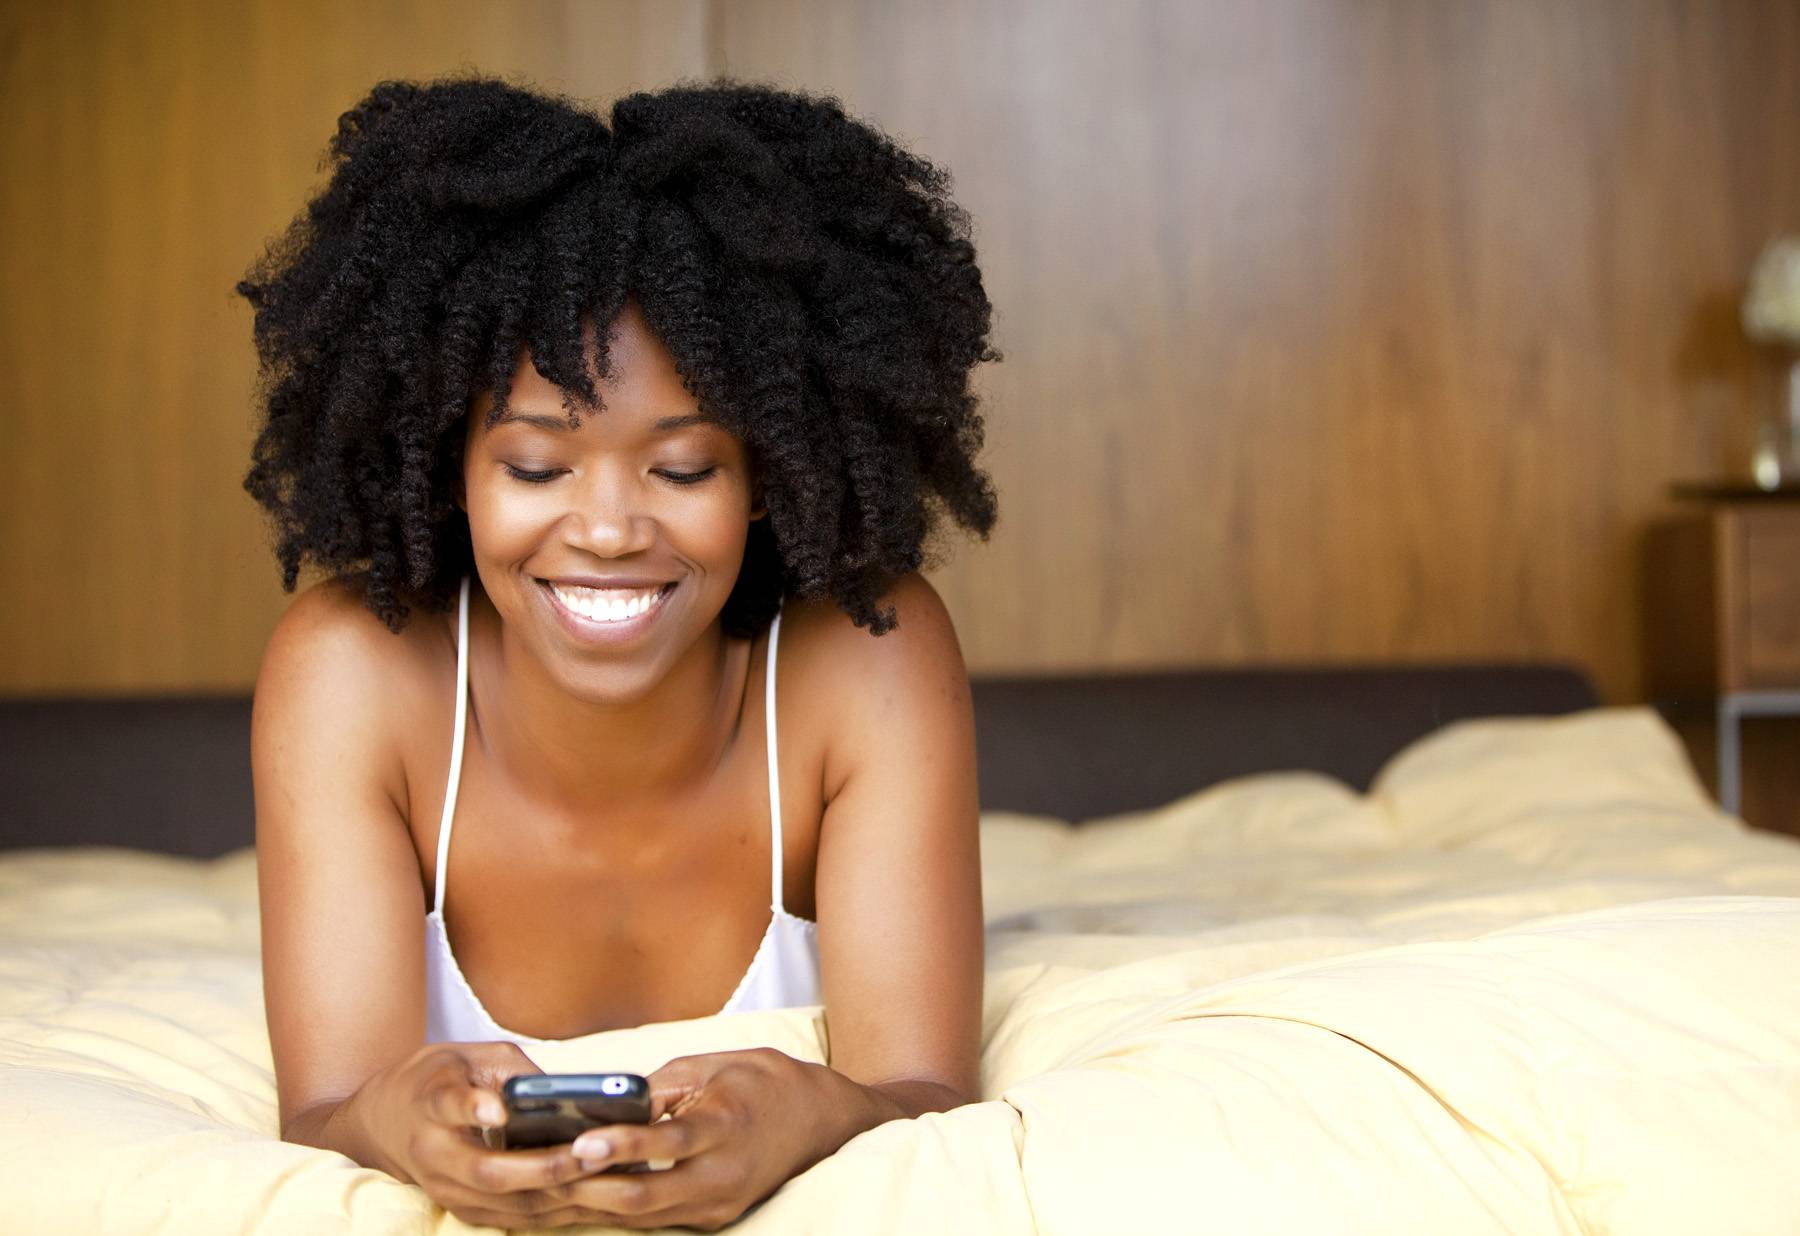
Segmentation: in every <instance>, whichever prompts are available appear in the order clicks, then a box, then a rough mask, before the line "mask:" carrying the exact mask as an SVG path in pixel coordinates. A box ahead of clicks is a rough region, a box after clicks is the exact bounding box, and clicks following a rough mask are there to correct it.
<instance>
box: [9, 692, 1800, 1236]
mask: <svg viewBox="0 0 1800 1236" xmlns="http://www.w3.org/2000/svg"><path fill="white" fill-rule="evenodd" d="M983 848H984V868H985V871H986V895H987V900H988V911H989V917H990V924H991V926H990V932H989V944H988V947H989V967H988V989H987V1000H986V1010H985V1029H984V1042H983V1051H982V1065H983V1079H982V1094H983V1098H984V1101H982V1102H979V1103H975V1104H972V1105H970V1106H967V1107H963V1108H960V1109H958V1110H956V1111H953V1112H948V1113H941V1114H934V1115H929V1116H926V1117H923V1118H921V1119H919V1120H913V1121H896V1122H893V1123H890V1124H887V1125H884V1126H881V1127H879V1128H877V1129H873V1130H871V1131H869V1132H868V1133H866V1134H864V1135H863V1136H861V1137H858V1138H856V1139H854V1140H852V1141H851V1142H850V1143H848V1144H847V1145H846V1146H845V1147H844V1148H843V1149H842V1150H841V1151H839V1153H837V1154H836V1155H834V1156H832V1157H831V1158H829V1159H827V1160H825V1161H824V1162H822V1163H820V1164H819V1165H817V1166H816V1167H814V1168H813V1169H812V1170H811V1171H809V1172H807V1173H805V1174H804V1175H802V1176H800V1177H797V1178H796V1179H795V1180H793V1181H791V1182H790V1183H789V1184H788V1185H787V1186H785V1187H784V1188H783V1189H782V1190H781V1191H780V1192H778V1193H777V1194H776V1195H775V1196H774V1197H772V1198H771V1199H769V1200H768V1201H767V1202H765V1203H763V1204H762V1205H761V1206H760V1207H758V1208H757V1209H755V1210H753V1211H752V1212H751V1213H750V1214H749V1215H748V1216H746V1217H745V1219H743V1220H742V1221H741V1222H740V1224H739V1225H738V1226H737V1227H736V1228H735V1229H733V1230H736V1231H741V1232H744V1233H747V1234H761V1233H810V1232H820V1233H839V1232H842V1233H889V1232H892V1233H911V1232H926V1233H932V1234H933V1236H941V1234H944V1233H956V1232H972V1233H1024V1232H1033V1231H1036V1232H1044V1233H1059V1234H1060V1233H1140V1232H1142V1233H1151V1232H1196V1233H1201V1232H1220V1233H1231V1234H1233V1236H1243V1234H1245V1233H1260V1232H1279V1233H1365V1232H1366V1233H1371V1234H1376V1233H1379V1234H1380V1236H1392V1234H1394V1233H1408V1232H1420V1233H1432V1234H1433V1236H1444V1234H1452V1233H1454V1234H1463V1236H1474V1234H1478V1233H1488V1232H1532V1233H1561V1232H1591V1233H1620V1234H1625V1233H1632V1234H1638V1233H1644V1234H1648V1233H1672V1234H1673V1233H1679V1234H1681V1236H1690V1234H1692V1233H1696V1232H1707V1233H1770V1234H1776V1233H1780V1234H1784V1236H1792V1234H1793V1233H1796V1232H1800V1173H1797V1172H1796V1171H1795V1170H1794V1168H1795V1165H1796V1162H1797V1161H1800V981H1796V980H1797V978H1800V843H1797V842H1795V841H1794V840H1791V839H1788V838H1784V837H1778V836H1775V835H1773V834H1767V833H1759V832H1752V831H1750V830H1747V829H1746V828H1744V827H1743V826H1742V825H1741V824H1740V823H1738V822H1737V821H1736V820H1733V819H1731V818H1730V817H1727V816H1724V815H1722V814H1721V813H1719V812H1718V811H1717V810H1716V809H1715V808H1714V807H1712V806H1711V805H1710V803H1709V801H1708V800H1707V798H1706V796H1705V794H1704V792H1703V790H1702V789H1701V787H1700V786H1699V784H1698V783H1697V782H1696V780H1695V779H1694V777H1693V774H1692V773H1691V771H1690V770H1689V768H1688V765H1687V763H1686V760H1685V758H1684V756H1683V753H1682V751H1681V749H1680V747H1679V744H1678V742H1677V740H1676V739H1675V737H1674V736H1673V734H1672V733H1670V732H1669V730H1668V729H1667V728H1666V727H1665V726H1664V724H1663V723H1662V722H1661V720H1660V719H1659V718H1658V717H1657V716H1656V714H1655V713H1654V712H1652V711H1650V710H1648V709H1596V710H1593V711H1590V712H1586V713H1580V714H1576V715H1574V716H1571V717H1566V718H1560V719H1553V720H1543V719H1487V720H1481V721H1474V722H1463V723H1461V724H1458V725H1454V726H1451V727H1448V728H1446V729H1444V730H1440V731H1439V732H1437V733H1436V734H1433V735H1431V736H1429V737H1427V738H1425V739H1422V740H1421V741H1419V742H1418V743H1415V744H1414V745H1413V746H1411V747H1410V748H1408V749H1407V750H1406V751H1404V752H1402V753H1401V754H1400V755H1399V756H1397V757H1396V758H1395V759H1394V760H1393V761H1391V762H1390V763H1389V765H1388V766H1387V768H1386V769H1384V770H1383V773H1382V775H1381V777H1380V778H1379V779H1378V781H1377V782H1376V784H1375V786H1374V787H1373V789H1372V791H1371V793H1370V794H1369V795H1367V796H1366V797H1364V796H1359V795H1356V794H1354V793H1352V792H1351V791H1349V790H1348V789H1346V788H1345V787H1343V786H1342V785H1340V784H1338V783H1336V782H1333V781H1331V780H1329V779H1327V778H1324V777H1321V776H1317V775H1313V774H1299V773H1291V774H1276V775H1265V776H1259V777H1252V778H1246V779H1242V780H1238V781H1234V782H1230V783H1227V784H1224V785H1220V786H1215V787H1213V788H1211V789H1209V790H1206V791H1204V792H1202V793H1199V794H1196V795H1194V796H1192V797H1190V798H1188V799H1185V800H1183V801H1181V802H1177V803H1175V804H1172V805H1170V806H1169V807H1167V808H1165V809H1162V810H1159V811H1154V812H1147V813H1143V814H1139V815H1134V816H1126V817H1119V818H1116V819H1112V820H1107V821H1102V822H1094V823H1089V824H1087V825H1084V826H1083V827H1082V828H1080V829H1079V830H1075V829H1071V828H1069V827H1068V826H1067V825H1064V824H1062V823H1059V822H1056V821H1050V820H1042V819H1032V818H1024V817H1019V816H1011V815H1003V814H990V815H989V816H987V817H985V818H984V820H983ZM259 1001H260V995H259V981H258V972H257V962H256V893H255V877H254V867H253V857H252V855H251V854H250V853H249V852H247V851H246V852H242V853H238V854H234V855H230V856H227V857H226V858H223V859H220V860H218V861H216V862H211V863H203V862H194V861H187V860H179V859H171V858H166V857H158V856H153V855H148V854H142V853H136V852H129V851H88V852H79V851H59V850H41V851H33V852H26V853H20V854H15V855H11V856H7V857H4V858H0V1215H3V1217H4V1221H3V1222H0V1230H4V1231H6V1232H30V1233H36V1232H71V1233H84V1234H85V1233H98V1232H139V1231H158V1232H163V1231H166V1232H170V1233H181V1234H183V1236H187V1234H199V1233H211V1232H240V1231H255V1232H262V1233H294V1234H301V1233H305V1234H308V1236H311V1234H314V1233H328V1232H338V1231H350V1230H354V1231H357V1232H382V1233H389V1232H392V1233H416V1232H453V1231H462V1230H465V1229H464V1227H463V1225H462V1224H460V1223H458V1222H457V1221H456V1220H454V1219H452V1218H450V1217H448V1216H446V1215H445V1214H444V1213H443V1212H441V1211H438V1210H436V1209H435V1208H433V1207H432V1206H431V1205H430V1204H429V1203H428V1202H427V1201H426V1199H425V1197H424V1195H423V1194H422V1193H421V1192H420V1191H419V1190H417V1189H414V1188H411V1187H408V1186H404V1185H401V1184H399V1183H398V1182H396V1181H393V1180H392V1179H390V1178H388V1177H386V1176H384V1175H382V1174H381V1173H378V1172H373V1171H368V1170H365V1169H362V1168H359V1167H357V1166H356V1165H355V1164H353V1163H351V1162H350V1161H349V1160H347V1159H345V1158H343V1157H341V1156H339V1155H336V1154H332V1153H328V1152H324V1151H318V1150H312V1149H308V1148H304V1147H299V1146H290V1145H286V1144H284V1143H282V1142H280V1141H278V1140H277V1139H276V1137H275V1131H276V1118H275V1093H274V1085H273V1080H272V1076H271V1072H270V1061H269V1050H268V1043H267V1038H266V1035H265V1033H264V1030H263V1024H262V1014H261V1006H260V1002H259ZM824 1042H825V1037H824V1025H823V1020H822V1017H821V1016H820V1015H819V1012H818V1010H816V1009H800V1010H786V1011H781V1012H772V1013H750V1014H739V1015H735V1016H731V1017H720V1018H706V1019H702V1020H698V1021H691V1022H681V1023H673V1024H668V1025H660V1026H648V1027H642V1028H639V1029H635V1030H629V1031H618V1032H612V1033H607V1034H600V1035H594V1036H590V1037H589V1038H587V1039H584V1040H579V1041H577V1042H574V1043H570V1044H566V1045H563V1046H562V1047H561V1048H560V1050H557V1051H555V1052H553V1053H552V1052H548V1051H546V1052H545V1053H543V1054H542V1055H541V1056H540V1057H539V1058H538V1063H539V1064H541V1065H542V1066H543V1067H545V1068H547V1069H552V1070H556V1069H580V1068H625V1069H637V1070H648V1069H651V1068H654V1067H655V1066H656V1065H658V1064H659V1063H661V1062H662V1061H664V1060H665V1059H667V1058H669V1057H671V1056H674V1055H680V1054H685V1053H688V1052H696V1051H706V1050H718V1049H723V1048H728V1047H738V1046H747V1045H752V1044H768V1045H772V1046H776V1047H780V1048H782V1049H783V1050H786V1051H788V1052H790V1053H792V1054H794V1055H796V1056H801V1057H805V1058H808V1059H814V1060H817V1059H822V1058H823V1045H824Z"/></svg>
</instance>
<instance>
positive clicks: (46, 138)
mask: <svg viewBox="0 0 1800 1236" xmlns="http://www.w3.org/2000/svg"><path fill="white" fill-rule="evenodd" d="M0 23H3V25H0V32H3V34H4V39H3V41H0V56H4V62H3V63H0V106H3V107H4V109H5V111H4V114H5V116H6V118H7V123H6V124H5V125H0V167H3V168H4V174H3V175H0V260H3V261H4V269H5V270H6V272H7V277H6V286H5V289H4V292H3V294H0V315H3V316H0V362H3V363H4V370H5V373H6V374H7V376H8V379H9V381H8V383H7V390H8V394H9V396H10V397H9V399H8V404H9V406H8V408H7V409H6V411H5V413H4V420H3V422H0V423H3V424H4V426H5V430H4V436H3V438H0V441H4V442H5V455H6V459H7V461H8V462H7V465H6V469H5V472H6V477H7V482H6V484H4V485H0V580H4V581H5V582H4V585H3V586H4V588H5V595H6V604H5V605H4V606H0V689H3V690H43V689H76V690H99V689H154V688H191V687H215V688H238V687H243V686H245V685H247V684H248V683H249V682H250V681H251V680H252V678H253V676H254V673H255V667H256V662H257V658H258V656H259V654H260V652H261V648H262V643H263V640H264V638H265V637H266V634H267V631H268V629H269V627H270V626H271V625H272V623H273V622H274V620H275V617H276V616H277V615H278V613H279V612H280V610H281V608H282V606H283V605H284V604H285V601H286V598H285V597H284V596H283V595H282V594H281V593H280V591H279V589H278V587H277V586H276V582H275V581H276V572H275V568H274V565H273V559H272V557H270V556H269V555H268V553H267V550H266V548H265V545H264V541H263V534H262V529H261V527H260V524H259V523H258V520H257V515H256V512H255V508H254V507H253V505H252V504H251V503H250V501H249V499H248V498H247V497H245V496H244V495H243V494H242V492H241V490H240V489H239V488H238V484H239V481H240V479H241V476H242V473H243V469H244V466H245V464H246V458H247V451H248V446H249V442H250V438H251V421H250V393H251V382H252V377H253V373H254V359H253V353H252V350H251V346H250V329H249V311H248V308H247V306H244V305H243V304H241V302H238V301H236V300H235V298H234V297H232V296H231V294H230V288H231V285H232V282H233V280H235V279H236V278H237V277H238V276H239V275H240V274H241V273H242V271H243V269H244V267H245V266H246V265H247V264H248V262H249V260H250V259H251V257H252V256H253V255H254V253H255V252H256V250H257V248H258V247H259V246H260V244H261V243H262V241H263V239H264V238H266V237H268V236H269V235H272V234H273V233H274V232H275V231H277V230H278V229H279V228H280V227H281V225H282V224H283V223H285V221H286V220H287V218H288V217H290V216H291V214H292V213H293V211H294V210H295V209H297V207H298V205H299V204H300V202H301V201H302V199H303V197H304V194H305V191H306V190H307V188H308V187H309V186H310V185H311V184H312V183H313V179H312V178H313V175H314V167H315V164H316V160H317V158H318V156H319V153H320V152H321V150H322V148H323V144H324V141H325V139H326V137H327V136H328V134H329V133H330V131H331V129H332V127H333V124H334V121H335V117H336V115H337V114H338V113H339V112H340V111H342V110H343V109H344V108H345V107H347V106H349V105H350V103H352V102H353V101H354V100H355V99H356V98H357V97H358V96H359V95H360V93H361V92H362V91H363V90H364V89H366V88H367V86H368V85H369V84H370V83H372V82H373V81H374V80H376V79H377V78H378V77H382V76H413V75H424V74H429V73H432V72H437V71H441V70H444V69H450V68H455V67H459V66H461V65H465V64H468V65H474V66H476V67H480V68H483V69H487V70H490V71H496V72H517V73H519V74H522V75H524V76H525V77H527V78H530V79H534V80H539V81H541V82H543V83H544V84H546V85H550V86H553V87H555V88H559V89H566V90H569V91H570V92H572V93H576V94H580V95H584V96H587V97H592V98H594V99H596V100H597V101H598V100H604V99H607V98H610V97H611V96H613V95H615V94H617V93H619V92H622V91H624V90H627V89H633V88H637V87H639V86H645V85H655V84H658V83H659V82H663V81H668V80H672V79H673V78H675V77H677V76H681V75H685V74H692V73H699V72H709V71H726V72H731V73H734V74H738V75H741V76H747V77H753V78H768V79H775V80H779V81H783V82H785V83H787V84H790V85H796V86H801V87H806V88H811V89H818V90H825V91H830V92H833V93H836V94H838V95H839V96H840V97H841V98H842V99H843V100H844V101H845V103H846V104H847V105H848V106H849V107H850V108H851V110H852V111H854V112H856V113H858V114H861V115H864V116H867V117H869V118H870V119H872V120H874V121H875V122H876V123H878V124H880V125H882V126H883V127H885V128H887V129H888V130H889V131H890V132H892V133H894V134H895V135H896V136H897V137H899V138H901V139H902V140H903V141H905V142H907V143H908V144H910V145H912V146H913V147H914V148H916V149H918V150H919V151H920V152H921V153H924V154H926V155H927V156H928V157H931V158H933V159H934V160H936V161H938V162H939V163H941V164H942V165H944V166H946V167H948V168H949V169H950V170H951V171H952V173H953V175H954V177H955V183H956V186H957V195H958V197H959V199H960V200H961V201H962V202H963V203H964V204H965V205H966V206H967V207H968V208H969V209H970V210H971V212H972V213H973V215H974V217H975V220H976V229H977V230H976V241H977V245H978V248H979V252H980V255H981V259H982V263H983V269H984V272H985V273H986V277H987V280H988V286H989V291H990V294H991V295H992V297H993V299H994V301H995V303H996V305H997V318H996V321H997V328H996V342H997V343H998V345H999V346H1000V348H1001V349H1002V351H1003V352H1005V354H1006V357H1007V359H1006V360H1005V361H1004V363H1002V364H1000V365H998V366H989V367H986V368H984V370H983V371H982V376H981V385H982V389H983V390H984V392H985V394H986V396H987V400H988V415H989V429H990V436H989V442H990V454H989V458H988V462H989V465H990V467H991V469H992V471H993V473H994V476H995V478H996V481H997V484H998V487H999V490H1000V494H1001V504H1002V505H1001V525H1000V527H999V528H998V529H997V530H996V533H995V535H994V537H993V539H992V540H991V542H989V543H988V544H986V545H983V546H974V547H969V548H966V549H964V550H963V551H962V552H961V553H960V554H959V555H958V556H957V557H956V558H955V559H954V560H953V561H952V562H951V563H950V564H949V565H948V566H947V567H946V568H945V569H943V570H942V571H941V572H939V573H938V576H937V578H938V581H939V584H940V587H941V588H942V589H943V590H944V592H945V593H946V595H947V597H948V598H949V599H950V602H951V605H952V608H953V610H954V612H955V614H956V617H957V620H958V625H959V630H960V631H961V633H962V637H963V642H964V647H965V650H966V651H967V653H968V656H969V659H970V662H971V664H972V665H973V666H975V667H976V668H978V669H1032V668H1051V667H1055V668H1070V667H1090V666H1125V665H1151V664H1155V665H1171V664H1191V663H1208V664H1217V663H1230V662H1284V661H1308V662H1314V661H1325V660H1355V661H1367V660H1421V659H1437V658H1451V657H1457V658H1460V657H1493V658H1500V659H1510V658H1539V657H1557V658H1567V659H1571V660H1574V661H1577V662H1579V663H1581V664H1582V665H1584V666H1585V667H1586V668H1587V669H1588V670H1589V671H1590V672H1591V673H1592V674H1593V675H1594V677H1595V678H1596V680H1597V682H1598V683H1599V684H1600V686H1601V689H1602V691H1603V693H1604V695H1605V696H1606V697H1608V698H1609V699H1611V700H1615V701H1621V702H1623V701H1629V700H1634V699H1636V698H1639V696H1640V693H1641V678H1640V672H1639V668H1638V646H1639V642H1640V631H1641V629H1642V613H1641V609H1642V600H1641V592H1642V581H1641V579H1640V577H1639V570H1638V560H1639V555H1638V552H1637V551H1638V543H1639V539H1640V538H1641V536H1642V533H1643V529H1644V528H1645V526H1646V525H1647V524H1648V522H1649V521H1650V520H1651V519H1652V518H1653V517H1654V516H1656V515H1657V514H1659V513H1660V512H1662V511H1663V510H1664V509H1665V507H1666V505H1667V502H1668V500H1667V499H1666V497H1665V487H1666V485H1667V484H1668V483H1669V482H1670V481H1671V480H1673V479H1677V478H1681V479H1692V478H1700V477H1713V476H1719V475H1724V474H1728V473H1734V472H1735V473H1742V472H1743V471H1744V469H1743V467H1742V463H1741V461H1742V460H1744V459H1746V458H1747V452H1748V445H1749V440H1750V433H1751V428H1750V427H1751V423H1752V416H1753V413H1754V410H1755V405H1756V401H1757V400H1758V399H1759V398H1760V397H1762V396H1763V394H1764V393H1765V392H1764V391H1763V389H1762V387H1761V385H1760V383H1762V382H1763V380H1764V379H1763V376H1762V370H1761V369H1760V368H1759V366H1760V365H1761V363H1762V361H1761V358H1760V357H1759V355H1758V353H1757V352H1756V351H1755V349H1753V348H1752V347H1751V346H1750V345H1749V344H1747V343H1745V342H1744V341H1743V340H1742V338H1741V333H1740V332H1739V331H1738V328H1737V325H1736V302H1737V297H1738V295H1739V292H1740V289H1741V287H1742V285H1743V281H1744V278H1745V276H1746V274H1747V272H1748V269H1749V266H1750V263H1751V261H1752V260H1753V259H1754V257H1755V254H1756V252H1757V251H1758V249H1759V248H1760V247H1761V245H1762V244H1763V242H1764V241H1765V240H1766V239H1767V238H1768V237H1769V236H1771V235H1773V234H1776V233H1779V232H1784V231H1800V160H1797V159H1796V158H1795V157H1794V152H1795V151H1796V150H1800V6H1795V5H1792V4H1788V3H1781V2H1780V0H1766V2H1761V0H1705V2H1700V0H1696V2H1688V0H1584V2H1583V3H1580V4H1569V3H1564V2H1561V0H1456V2H1446V3H1435V2H1427V0H1235V2H1233V0H1210V2H1205V3H1194V2H1187V0H1111V2H1109V3H1108V4H1105V5H1096V4H1092V3H1087V2H1085V0H910V2H909V3H905V4H892V3H884V2H882V0H834V2H832V3H825V2H823V0H721V2H719V3H712V4H707V3H703V2H701V0H692V2H689V3H666V2H665V3H651V2H645V3H586V4H583V3H579V2H577V0H568V2H565V3H553V2H550V0H538V2H536V3H513V4H484V3H473V2H467V0H465V2H461V3H450V4H446V3H427V2H425V0H408V2H403V3H402V2H393V0H389V2H384V3H362V4H354V5H352V4H348V3H337V4H309V5H306V6H290V5H285V4H280V3H274V2H265V3H252V4H241V3H228V2H226V0H179V2H176V0H170V2H168V3H162V4H158V5H139V4H133V3H127V2H126V0H104V2H102V0H89V3H87V4H85V5H81V4H65V5H60V6H49V5H38V6H31V7H29V8H19V7H15V8H12V9H9V10H8V15H7V16H5V17H0Z"/></svg>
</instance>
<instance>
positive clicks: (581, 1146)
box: [574, 1137, 612, 1167]
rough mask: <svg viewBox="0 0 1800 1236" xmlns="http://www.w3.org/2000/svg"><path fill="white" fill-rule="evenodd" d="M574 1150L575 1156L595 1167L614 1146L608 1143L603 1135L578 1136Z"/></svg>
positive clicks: (587, 1164)
mask: <svg viewBox="0 0 1800 1236" xmlns="http://www.w3.org/2000/svg"><path fill="white" fill-rule="evenodd" d="M574 1150H575V1157H576V1158H578V1159H580V1160H581V1161H582V1163H583V1164H584V1165H586V1166H588V1167H593V1166H595V1165H596V1164H598V1163H600V1162H602V1161H603V1160H604V1159H605V1158H606V1156H607V1155H609V1154H611V1153H612V1147H611V1146H609V1145H608V1144H607V1142H606V1139H605V1138H603V1137H584V1138H577V1139H576V1141H575V1146H574Z"/></svg>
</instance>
